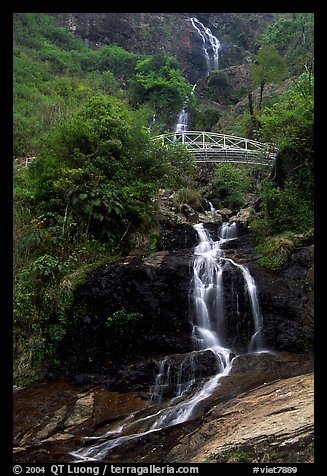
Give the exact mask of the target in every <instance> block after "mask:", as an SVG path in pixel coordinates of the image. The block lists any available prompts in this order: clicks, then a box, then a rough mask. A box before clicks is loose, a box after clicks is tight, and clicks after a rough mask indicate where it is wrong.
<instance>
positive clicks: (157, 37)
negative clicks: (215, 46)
mask: <svg viewBox="0 0 327 476" xmlns="http://www.w3.org/2000/svg"><path fill="white" fill-rule="evenodd" d="M51 15H53V16H54V17H55V18H56V19H57V21H58V22H59V23H60V24H61V25H64V26H65V27H66V28H68V29H69V30H70V31H72V32H73V33H74V34H76V35H79V36H81V37H82V38H83V39H84V40H85V42H86V43H87V44H88V45H89V46H90V47H94V48H97V47H100V46H102V45H108V44H111V43H116V44H118V45H119V46H121V47H123V48H124V49H126V50H128V51H132V52H135V53H145V54H154V53H155V52H156V51H163V52H165V53H167V54H170V55H174V56H176V58H177V59H178V61H179V63H180V65H181V67H182V68H183V69H184V70H185V74H186V76H187V77H188V78H189V80H190V81H191V82H192V83H194V82H196V81H197V80H198V79H200V78H201V77H203V76H204V75H205V73H206V62H205V58H204V56H203V51H202V40H201V38H200V37H199V35H198V34H197V33H196V31H195V30H194V28H193V27H192V25H191V22H190V21H189V18H190V17H192V16H196V17H197V18H198V19H199V20H200V21H201V22H203V24H204V25H205V26H206V27H209V28H210V29H211V31H212V33H213V34H214V35H215V36H216V37H217V38H218V39H219V40H220V42H221V45H222V47H221V50H220V68H221V69H222V68H226V67H230V66H233V65H236V64H243V63H248V62H249V60H250V58H251V55H252V54H253V52H254V51H255V47H256V44H255V42H256V39H257V38H258V36H259V35H260V34H261V33H262V31H263V30H264V28H266V26H267V25H268V24H269V23H270V22H272V21H273V19H274V14H272V13H263V14H262V13H260V14H255V13H116V12H115V13H51Z"/></svg>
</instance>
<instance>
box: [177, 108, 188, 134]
mask: <svg viewBox="0 0 327 476" xmlns="http://www.w3.org/2000/svg"><path fill="white" fill-rule="evenodd" d="M187 126H188V112H187V111H186V110H185V107H184V108H183V109H182V110H181V112H180V113H179V114H178V116H177V123H176V125H175V134H177V133H179V132H184V131H187Z"/></svg>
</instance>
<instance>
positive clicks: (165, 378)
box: [71, 223, 262, 461]
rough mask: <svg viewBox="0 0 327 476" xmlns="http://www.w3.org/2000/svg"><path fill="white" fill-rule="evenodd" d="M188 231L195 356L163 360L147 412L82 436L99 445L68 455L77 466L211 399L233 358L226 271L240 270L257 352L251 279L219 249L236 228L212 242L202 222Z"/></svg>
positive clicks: (183, 417)
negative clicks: (192, 239) (194, 239)
mask: <svg viewBox="0 0 327 476" xmlns="http://www.w3.org/2000/svg"><path fill="white" fill-rule="evenodd" d="M193 227H194V229H195V230H196V232H197V234H198V238H199V243H198V245H197V246H196V247H195V249H194V254H193V258H192V263H191V264H192V270H193V276H192V280H191V283H190V321H191V324H192V341H193V347H194V351H193V352H189V353H188V354H185V355H183V354H181V355H175V356H166V357H165V358H163V359H162V361H161V363H160V365H159V368H158V373H157V376H156V378H155V382H154V385H153V386H152V387H151V388H150V398H149V407H147V408H146V409H145V410H140V411H139V412H136V413H135V414H131V415H129V416H128V417H127V418H126V419H125V420H124V422H123V424H122V425H120V426H119V427H117V429H116V430H110V431H108V432H107V433H105V434H104V435H101V436H97V437H89V438H88V437H86V438H85V442H87V441H88V440H89V441H91V442H92V441H94V440H97V441H98V442H97V443H96V444H95V445H92V446H89V447H86V448H85V447H82V448H81V449H79V450H77V451H75V452H72V453H71V455H72V456H74V458H75V459H76V460H77V461H99V460H101V459H104V458H106V457H107V454H108V452H109V451H110V450H111V449H113V448H115V447H117V446H120V445H123V444H124V442H127V441H130V440H133V439H136V438H139V437H141V436H144V435H147V434H150V433H153V432H156V431H159V430H161V429H163V428H167V427H169V426H172V425H176V424H178V423H182V422H185V421H187V420H189V419H190V418H191V417H192V416H193V415H194V412H195V410H196V407H197V406H198V404H199V403H200V402H202V401H203V400H204V399H206V398H208V397H209V396H211V395H212V394H213V392H214V391H215V389H216V388H217V386H218V384H219V382H220V380H221V379H222V378H223V377H224V376H226V375H228V373H229V372H230V369H231V367H232V362H233V358H234V355H235V349H232V348H229V347H228V345H227V343H226V342H227V339H226V317H227V316H225V307H224V281H223V274H224V271H225V269H226V268H227V267H228V266H234V267H236V268H237V269H239V270H240V272H241V275H242V277H243V279H244V283H245V289H246V292H247V294H248V296H249V303H250V307H251V313H252V317H253V328H254V333H253V335H252V338H251V341H250V343H249V348H248V350H249V351H254V350H256V351H258V350H259V351H260V348H261V347H260V346H261V343H260V334H261V329H262V317H261V313H260V307H259V302H258V297H257V291H256V285H255V282H254V279H253V278H252V276H251V274H250V272H249V270H248V269H247V268H246V267H244V266H243V265H240V264H238V263H235V262H234V261H233V260H232V259H230V258H227V257H226V256H225V252H224V248H223V247H224V245H225V244H226V242H228V241H230V240H235V239H237V224H236V223H223V224H222V226H221V228H220V230H219V236H218V240H217V241H213V239H212V238H211V236H210V233H209V231H208V230H207V229H205V228H204V225H203V223H199V224H196V225H193ZM238 300H239V296H238V295H237V309H236V314H237V316H238V317H239V314H240V312H239V305H238ZM201 359H204V360H207V361H208V362H209V360H210V365H211V367H212V370H213V372H212V374H211V375H208V374H207V375H201V368H200V367H201V366H200V362H201ZM207 367H208V364H206V368H207ZM167 390H168V393H167ZM171 394H172V398H171ZM168 398H170V400H169V399H168Z"/></svg>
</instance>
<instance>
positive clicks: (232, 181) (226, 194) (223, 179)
mask: <svg viewBox="0 0 327 476" xmlns="http://www.w3.org/2000/svg"><path fill="white" fill-rule="evenodd" d="M249 190H250V180H249V178H248V176H247V170H246V169H245V168H239V167H237V166H235V165H234V164H230V163H226V164H224V163H221V164H217V165H216V172H215V177H214V179H213V180H212V182H211V183H210V185H209V187H208V190H207V192H206V197H207V198H208V199H209V200H214V202H215V206H216V208H223V207H227V208H230V209H231V210H239V209H240V208H242V206H244V200H245V194H246V192H248V191H249Z"/></svg>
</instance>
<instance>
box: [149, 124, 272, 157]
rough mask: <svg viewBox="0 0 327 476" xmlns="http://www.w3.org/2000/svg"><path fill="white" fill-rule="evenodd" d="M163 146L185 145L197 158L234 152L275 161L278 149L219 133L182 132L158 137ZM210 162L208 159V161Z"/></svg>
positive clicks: (266, 144) (270, 145) (267, 144)
mask: <svg viewBox="0 0 327 476" xmlns="http://www.w3.org/2000/svg"><path fill="white" fill-rule="evenodd" d="M156 140H161V142H162V144H166V145H169V144H176V143H180V144H184V145H186V147H187V149H188V150H191V151H194V152H195V154H196V156H199V155H201V156H202V157H203V153H204V152H208V153H210V154H215V153H226V152H227V153H228V154H231V155H232V153H233V152H234V153H236V154H243V155H246V156H257V157H259V156H262V157H266V158H268V159H271V160H274V159H275V157H276V154H277V151H278V149H277V148H276V147H275V146H273V145H272V144H269V143H265V142H259V141H255V140H252V139H247V138H244V137H237V136H232V135H228V134H220V133H218V132H201V131H182V132H178V133H174V132H169V133H166V134H161V135H159V136H157V137H156ZM207 160H208V159H207Z"/></svg>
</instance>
